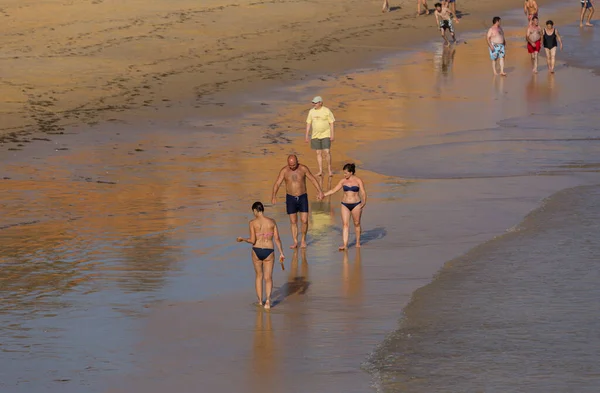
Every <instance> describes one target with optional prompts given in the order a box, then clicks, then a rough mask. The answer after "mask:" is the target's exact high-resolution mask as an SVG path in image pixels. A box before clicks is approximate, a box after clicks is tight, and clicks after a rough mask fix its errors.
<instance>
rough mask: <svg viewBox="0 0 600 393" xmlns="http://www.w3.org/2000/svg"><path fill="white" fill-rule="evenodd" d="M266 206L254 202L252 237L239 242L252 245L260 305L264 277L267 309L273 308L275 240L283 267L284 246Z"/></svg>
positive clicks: (259, 303)
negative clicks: (265, 212)
mask: <svg viewBox="0 0 600 393" xmlns="http://www.w3.org/2000/svg"><path fill="white" fill-rule="evenodd" d="M264 211H265V207H264V206H263V204H262V203H261V202H254V204H252V213H253V214H254V219H253V220H251V221H250V224H249V226H250V237H249V238H242V237H238V238H237V241H238V242H246V243H250V244H251V245H252V263H253V264H254V273H255V288H256V297H257V298H258V305H260V306H262V305H263V279H264V281H265V297H266V300H265V302H264V307H265V309H267V310H268V309H270V308H271V293H272V291H273V263H274V261H275V250H274V247H273V240H274V241H275V245H277V249H278V250H279V262H281V267H282V268H283V261H284V259H285V255H283V246H282V244H281V239H280V237H279V230H278V229H277V223H276V222H275V220H273V219H272V218H269V217H266V216H265V215H264Z"/></svg>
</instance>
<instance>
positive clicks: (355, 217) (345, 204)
mask: <svg viewBox="0 0 600 393" xmlns="http://www.w3.org/2000/svg"><path fill="white" fill-rule="evenodd" d="M343 171H344V178H343V179H342V180H340V182H339V183H338V184H337V185H336V186H335V187H334V188H333V189H331V190H329V191H327V192H326V193H325V196H329V195H333V194H335V193H336V192H338V191H339V190H341V189H343V190H344V196H343V197H342V206H341V213H342V224H343V228H342V241H343V244H342V246H340V247H339V248H338V250H339V251H344V250H347V249H348V237H349V233H348V232H349V228H350V217H352V221H353V222H354V232H355V234H356V247H360V231H361V228H360V218H361V216H362V211H363V209H364V208H365V206H366V205H367V191H366V190H365V185H364V183H363V181H362V180H361V179H360V178H359V177H358V176H356V175H355V173H356V166H355V165H354V164H346V165H344V168H343Z"/></svg>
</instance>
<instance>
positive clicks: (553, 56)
mask: <svg viewBox="0 0 600 393" xmlns="http://www.w3.org/2000/svg"><path fill="white" fill-rule="evenodd" d="M550 65H551V66H552V69H551V70H550V72H551V73H553V74H554V66H555V65H556V46H555V47H554V48H552V49H550Z"/></svg>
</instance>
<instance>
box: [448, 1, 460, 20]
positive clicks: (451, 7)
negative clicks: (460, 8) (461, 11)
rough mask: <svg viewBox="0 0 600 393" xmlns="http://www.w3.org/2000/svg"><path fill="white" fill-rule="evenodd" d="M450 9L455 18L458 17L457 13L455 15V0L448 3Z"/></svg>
mask: <svg viewBox="0 0 600 393" xmlns="http://www.w3.org/2000/svg"><path fill="white" fill-rule="evenodd" d="M450 9H451V10H452V13H453V14H454V16H456V18H457V19H458V15H456V1H453V2H452V3H450Z"/></svg>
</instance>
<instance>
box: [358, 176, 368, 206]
mask: <svg viewBox="0 0 600 393" xmlns="http://www.w3.org/2000/svg"><path fill="white" fill-rule="evenodd" d="M357 180H358V185H359V187H360V202H361V204H360V206H361V209H364V208H365V206H367V190H366V189H365V184H364V183H363V181H362V180H361V179H357Z"/></svg>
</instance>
